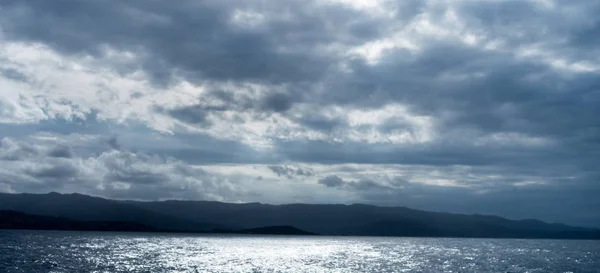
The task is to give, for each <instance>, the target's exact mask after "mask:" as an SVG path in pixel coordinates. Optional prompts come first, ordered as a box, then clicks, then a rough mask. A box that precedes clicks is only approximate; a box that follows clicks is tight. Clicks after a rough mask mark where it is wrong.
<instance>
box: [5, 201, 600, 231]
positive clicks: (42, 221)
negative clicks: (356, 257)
mask: <svg viewBox="0 0 600 273" xmlns="http://www.w3.org/2000/svg"><path fill="white" fill-rule="evenodd" d="M0 210H2V211H4V212H0V228H19V227H21V228H27V227H29V228H27V229H31V227H33V229H44V227H47V229H77V230H123V231H170V232H203V233H206V232H213V233H253V234H297V235H300V234H321V235H344V236H411V237H485V238H553V239H600V229H592V228H583V227H573V226H568V225H563V224H550V223H545V222H542V221H539V220H509V219H505V218H501V217H498V216H488V215H465V214H451V213H441V212H428V211H421V210H414V209H410V208H405V207H379V206H372V205H363V204H354V205H340V204H288V205H268V204H261V203H246V204H232V203H222V202H214V201H175V200H171V201H154V202H144V201H122V200H111V199H104V198H99V197H92V196H87V195H82V194H76V193H75V194H60V193H48V194H25V193H23V194H7V193H1V194H0ZM11 217H12V218H11ZM10 221H12V222H10ZM48 222H50V223H55V225H54V227H53V225H51V224H48ZM62 222H66V224H65V223H62ZM11 223H12V224H11ZM15 223H17V224H19V223H21V226H19V225H16V224H15ZM23 223H28V226H23V225H22V224H23ZM32 223H33V224H32ZM57 223H59V224H57ZM64 226H66V227H69V228H64ZM35 227H42V228H35ZM61 227H63V228H61ZM78 227H79V228H78Z"/></svg>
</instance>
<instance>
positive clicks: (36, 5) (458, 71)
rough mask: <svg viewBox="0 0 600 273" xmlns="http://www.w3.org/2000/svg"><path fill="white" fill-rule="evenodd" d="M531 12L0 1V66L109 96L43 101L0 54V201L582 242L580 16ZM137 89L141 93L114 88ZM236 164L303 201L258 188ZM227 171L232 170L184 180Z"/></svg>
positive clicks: (591, 174) (587, 8)
mask: <svg viewBox="0 0 600 273" xmlns="http://www.w3.org/2000/svg"><path fill="white" fill-rule="evenodd" d="M542 2H543V1H445V2H444V1H383V2H381V3H380V2H376V1H373V2H372V3H373V5H374V6H377V4H381V6H380V7H379V8H378V7H375V8H373V9H369V8H365V9H362V10H361V9H359V8H356V7H352V6H348V5H344V4H339V3H330V2H324V1H317V0H315V1H312V0H311V1H296V0H294V1H275V0H273V1H266V2H260V3H258V2H252V1H250V2H249V1H191V0H186V1H181V2H178V3H177V5H173V3H171V2H169V1H142V0H134V1H126V2H123V1H116V0H103V1H75V0H61V1H43V0H31V1H17V0H8V1H2V3H1V4H0V28H1V29H2V35H1V37H0V43H2V45H3V46H4V47H5V48H7V50H8V49H11V50H17V49H18V48H21V47H22V48H26V49H27V50H47V51H51V52H53V54H55V55H56V56H54V55H53V58H56V59H61V58H62V59H65V60H66V61H64V62H60V63H64V64H69V65H71V64H73V66H76V65H78V66H83V67H86V68H87V67H88V66H89V67H91V68H94V69H90V70H94V71H102V72H101V73H102V75H104V74H106V75H109V74H110V75H111V77H114V78H102V79H101V80H98V81H97V82H100V83H103V82H107V81H111V82H113V81H114V82H116V83H119V84H121V85H122V86H124V87H123V89H119V90H117V91H115V92H108V91H107V90H108V89H110V87H106V86H104V85H102V84H97V83H96V82H94V83H92V84H87V82H88V81H91V80H89V78H91V77H98V75H94V74H85V77H82V78H81V79H80V78H74V79H73V81H72V84H73V86H74V87H73V89H68V90H55V89H52V85H53V82H52V79H53V78H60V79H62V77H61V76H60V75H59V76H56V75H53V74H52V70H53V69H52V68H49V67H51V66H46V64H45V62H46V61H45V60H46V59H43V58H41V57H40V58H37V59H36V60H34V61H32V60H27V58H22V59H19V56H30V55H28V54H12V55H10V56H9V55H7V56H3V55H1V54H0V84H2V86H3V88H4V87H5V86H6V87H7V88H6V89H5V90H3V91H2V92H1V94H0V138H2V141H1V142H0V161H1V162H0V163H2V167H0V189H4V190H12V191H21V192H23V191H25V192H27V191H42V190H46V189H57V188H58V189H68V190H72V191H82V192H88V193H96V194H99V195H105V196H112V197H118V198H127V197H131V198H139V199H153V198H154V199H160V198H169V197H173V198H193V199H202V198H205V199H211V200H215V199H219V198H222V199H224V200H233V201H240V200H251V199H252V198H257V199H258V201H262V200H261V199H260V198H265V199H267V200H273V199H268V198H269V196H280V195H281V196H286V197H289V198H292V196H306V198H307V199H306V200H309V201H310V202H337V201H340V200H341V201H344V202H355V201H361V202H367V203H375V204H384V205H407V206H413V207H417V208H422V209H431V210H449V211H455V212H466V213H470V212H475V211H477V212H479V213H494V214H500V215H507V216H511V217H517V218H518V217H527V218H535V217H539V218H543V219H549V220H556V221H567V222H570V223H578V224H585V225H596V226H599V225H600V214H598V212H597V210H595V209H594V208H596V207H598V206H600V204H598V201H597V200H598V198H597V193H598V192H599V191H600V184H599V183H598V178H600V172H599V171H598V170H597V169H598V166H597V161H598V158H600V152H599V151H600V129H599V128H600V119H598V116H600V107H598V105H599V104H600V91H599V90H600V77H598V73H600V57H598V56H600V54H599V53H600V47H599V46H598V37H599V35H597V33H598V31H599V29H600V28H599V27H600V20H599V19H598V16H597V14H598V13H599V12H600V4H599V3H598V2H597V1H586V0H576V1H563V0H556V1H546V2H547V3H550V4H549V5H546V6H545V5H544V3H542ZM32 44H33V45H35V46H38V45H39V46H40V47H37V49H32V47H27V46H28V45H32ZM15 48H17V49H15ZM40 48H42V49H40ZM7 52H8V51H7ZM36 52H37V51H36ZM357 52H362V53H364V54H363V55H361V54H362V53H361V54H358V53H357ZM6 54H9V53H6ZM119 54H121V55H119ZM113 55H116V56H117V57H115V56H113ZM40 56H41V55H40ZM3 58H6V60H4V59H3ZM80 59H81V60H83V61H81V60H80ZM90 60H91V61H90ZM69 65H62V66H61V69H62V67H63V66H64V67H68V66H69ZM37 66H39V67H42V68H40V69H39V70H35V68H36V67H37ZM34 72H36V73H34ZM139 72H142V73H141V74H144V75H145V77H147V78H144V77H142V76H140V75H139ZM38 74H39V75H38ZM46 74H48V75H46ZM113 74H114V75H113ZM40 75H41V76H40ZM69 75H70V74H69ZM78 75H79V74H78ZM74 77H75V76H74ZM139 78H143V79H142V80H139V81H140V82H144V84H145V81H146V80H147V81H149V82H150V84H148V85H144V84H139V85H134V84H132V86H135V87H129V86H130V84H131V82H127V83H121V82H120V81H124V80H125V79H126V80H132V79H134V80H135V79H139ZM107 79H108V80H107ZM83 83H85V84H83ZM96 85H98V86H99V87H97V86H96ZM182 86H183V87H182ZM23 87H29V89H27V88H23ZM90 87H92V88H91V89H93V92H90V93H85V95H81V94H79V93H77V92H74V91H73V90H79V89H81V90H88V89H90ZM96 87H97V88H98V90H96V89H94V88H96ZM113 87H114V86H113ZM174 87H177V88H179V89H177V88H174ZM61 88H62V86H61ZM146 88H150V89H152V88H154V89H153V90H151V91H147V90H145V89H146ZM186 88H187V89H186ZM129 89H135V90H129ZM180 89H181V90H183V91H181V90H180ZM192 89H193V90H192ZM200 89H202V91H199V90H200ZM22 90H30V91H22ZM59 91H60V92H59ZM105 91H107V92H105ZM125 91H126V92H125ZM129 91H131V92H129ZM94 92H95V93H94ZM70 93H77V94H70ZM57 94H63V95H64V96H63V95H61V96H58V95H57ZM81 97H84V99H82V98H81ZM190 98H191V99H190ZM113 102H114V107H112V108H108V107H106V109H105V105H106V104H111V103H113ZM107 109H108V110H107ZM114 109H127V111H123V114H122V115H118V116H117V117H114V116H112V115H111V113H110V111H114ZM39 132H43V134H40V133H39ZM114 135H118V136H119V137H118V139H117V138H116V137H111V136H114ZM107 139H108V141H107ZM17 140H19V141H17ZM282 162H290V163H289V165H282ZM253 164H266V165H267V167H268V170H267V172H269V171H270V172H273V173H275V174H276V175H278V176H279V177H286V178H301V179H303V180H305V181H307V182H306V183H307V184H309V183H312V185H311V186H314V187H317V188H299V187H300V186H298V185H294V186H291V185H286V186H288V187H289V191H300V190H304V192H301V193H293V194H291V193H286V194H287V195H284V194H283V193H285V190H286V189H278V190H279V191H277V192H274V190H271V189H270V188H272V187H275V186H274V185H276V183H275V182H274V181H273V180H269V178H268V177H269V176H268V175H267V174H259V173H258V171H252V172H250V171H248V170H247V169H248V168H250V167H248V166H251V165H253ZM286 164H287V163H286ZM198 165H201V166H202V169H201V168H200V167H199V166H198ZM229 165H235V166H238V167H240V169H243V170H242V171H240V173H244V172H245V173H251V174H245V175H244V174H236V175H232V176H227V177H220V176H218V175H214V174H211V173H209V172H207V171H204V170H203V169H204V168H209V167H214V166H217V167H219V168H223V166H229ZM339 165H343V167H339ZM296 166H302V167H296ZM217 167H215V168H217ZM379 167H381V169H378V170H377V171H372V172H369V170H370V169H373V168H379ZM314 170H317V171H314ZM374 172H377V174H373V173H374ZM317 173H318V175H319V177H321V176H322V178H321V179H319V180H318V181H314V180H316V179H315V178H312V177H316V174H317ZM249 177H250V178H249ZM256 177H263V179H260V180H257V179H254V178H256ZM271 177H272V175H271ZM341 177H343V179H342V178H341ZM311 179H314V180H311ZM60 181H64V182H60ZM242 181H255V182H254V183H256V185H255V187H256V188H252V190H253V191H255V192H252V193H251V192H249V191H244V189H246V188H244V187H242V186H240V185H242V184H243V182H242ZM440 181H442V182H440ZM270 183H272V184H270ZM436 183H437V184H436ZM444 183H446V184H444ZM306 187H309V186H306ZM317 189H320V191H318V190H317ZM321 191H323V192H328V193H331V195H328V196H327V198H325V197H322V196H316V194H317V193H316V192H321ZM257 192H258V193H257ZM282 192H283V193H282ZM312 195H315V196H312ZM250 196H252V197H250ZM293 198H295V197H293ZM356 198H358V200H357V199H356ZM290 200H291V199H290ZM294 200H296V199H294ZM551 212H552V213H551Z"/></svg>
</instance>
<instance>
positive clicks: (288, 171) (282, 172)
mask: <svg viewBox="0 0 600 273" xmlns="http://www.w3.org/2000/svg"><path fill="white" fill-rule="evenodd" d="M268 168H269V169H270V170H271V171H273V172H274V173H275V174H277V176H280V177H281V176H284V177H287V178H290V179H292V178H294V177H299V176H304V177H308V176H313V175H314V172H313V171H312V170H309V169H303V168H299V167H292V166H280V165H271V166H268Z"/></svg>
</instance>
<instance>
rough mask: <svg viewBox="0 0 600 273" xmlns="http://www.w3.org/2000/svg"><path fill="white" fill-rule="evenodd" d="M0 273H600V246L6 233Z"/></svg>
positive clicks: (1, 238) (0, 238) (0, 239)
mask: <svg viewBox="0 0 600 273" xmlns="http://www.w3.org/2000/svg"><path fill="white" fill-rule="evenodd" d="M0 272H600V242H599V241H554V240H506V239H437V238H384V237H377V238H375V237H319V236H316V237H313V236H310V237H295V236H289V237H288V236H229V235H228V236H217V235H204V236H197V235H183V234H176V235H171V234H148V233H93V232H58V231H56V232H52V231H45V232H33V231H0Z"/></svg>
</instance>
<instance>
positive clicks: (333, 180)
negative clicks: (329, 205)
mask: <svg viewBox="0 0 600 273" xmlns="http://www.w3.org/2000/svg"><path fill="white" fill-rule="evenodd" d="M319 184H322V185H325V186H327V187H330V188H335V187H339V186H342V185H344V180H342V179H341V178H339V177H338V176H336V175H330V176H327V177H325V178H322V179H319Z"/></svg>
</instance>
